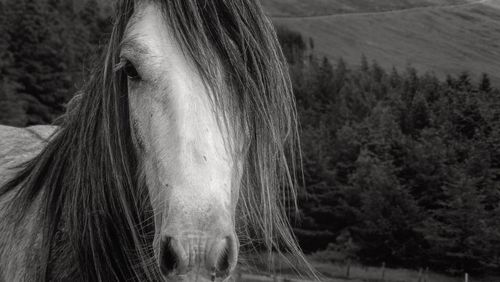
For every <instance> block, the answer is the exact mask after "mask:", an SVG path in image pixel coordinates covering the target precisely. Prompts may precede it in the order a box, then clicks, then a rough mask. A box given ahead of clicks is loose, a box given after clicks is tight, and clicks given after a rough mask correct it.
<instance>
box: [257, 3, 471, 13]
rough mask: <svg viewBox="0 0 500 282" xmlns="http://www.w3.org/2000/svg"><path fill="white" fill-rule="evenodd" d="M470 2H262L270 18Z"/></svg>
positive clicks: (378, 10)
mask: <svg viewBox="0 0 500 282" xmlns="http://www.w3.org/2000/svg"><path fill="white" fill-rule="evenodd" d="M469 1H470V0H397V1H394V0H307V1H304V0H262V4H263V5H264V7H265V9H266V11H267V12H268V13H269V14H270V15H272V16H317V15H329V14H338V13H360V12H380V11H391V10H400V9H408V8H417V7H435V6H443V5H456V4H463V3H467V2H469Z"/></svg>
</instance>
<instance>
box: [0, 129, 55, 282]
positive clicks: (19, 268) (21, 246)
mask: <svg viewBox="0 0 500 282" xmlns="http://www.w3.org/2000/svg"><path fill="white" fill-rule="evenodd" d="M56 129H57V127H55V126H31V127H27V128H17V127H10V126H3V125H0V186H2V185H3V184H5V183H6V182H7V181H8V180H9V179H11V178H12V177H13V176H14V174H15V173H16V171H17V168H18V167H19V166H20V165H22V164H23V163H24V162H26V161H28V160H30V159H32V158H33V157H35V156H36V155H37V154H38V153H39V152H40V151H41V150H42V149H43V148H44V146H45V145H46V144H47V142H48V140H49V139H50V136H51V135H52V134H53V133H54V132H55V131H56ZM13 193H15V191H12V192H10V193H8V194H6V195H4V196H2V197H1V198H0V275H3V277H2V276H0V281H25V280H26V279H27V277H29V273H28V269H29V268H28V266H29V265H31V264H32V263H34V262H35V261H36V258H35V257H34V255H33V254H34V250H36V249H37V244H38V242H37V241H38V240H36V237H33V236H32V234H33V232H34V231H35V230H34V228H35V226H36V224H35V223H36V220H37V218H38V212H37V207H38V204H36V203H37V201H35V202H34V205H33V206H32V211H30V213H29V216H28V217H27V218H26V222H25V224H23V228H18V229H14V228H12V225H11V224H12V222H11V220H10V219H9V218H7V217H6V216H5V214H6V213H5V207H6V203H8V202H9V200H10V199H11V198H12V194H13ZM13 242H15V243H14V244H13ZM34 260H35V261H34Z"/></svg>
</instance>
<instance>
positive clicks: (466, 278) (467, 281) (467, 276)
mask: <svg viewBox="0 0 500 282" xmlns="http://www.w3.org/2000/svg"><path fill="white" fill-rule="evenodd" d="M465 282H469V273H467V272H466V273H465Z"/></svg>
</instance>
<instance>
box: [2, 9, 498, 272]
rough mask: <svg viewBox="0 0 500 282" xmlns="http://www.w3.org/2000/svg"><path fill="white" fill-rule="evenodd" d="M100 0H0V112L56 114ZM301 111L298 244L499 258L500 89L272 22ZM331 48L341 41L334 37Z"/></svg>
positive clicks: (430, 259) (91, 38) (403, 261)
mask: <svg viewBox="0 0 500 282" xmlns="http://www.w3.org/2000/svg"><path fill="white" fill-rule="evenodd" d="M110 15H111V8H110V7H108V6H105V5H104V6H103V5H101V4H99V3H98V2H97V1H96V0H87V1H84V2H74V1H68V0H15V1H14V0H4V1H1V0H0V34H1V40H0V123H2V124H7V125H14V126H28V125H34V124H48V123H53V122H54V121H55V120H56V118H57V117H58V116H60V115H61V114H62V113H64V111H65V104H66V103H67V102H68V101H69V99H71V97H72V96H73V95H74V93H76V92H77V91H78V89H79V87H80V86H81V85H82V83H83V81H84V79H85V77H86V76H87V75H88V74H89V73H90V71H91V66H92V60H95V59H96V58H97V57H98V53H99V49H100V48H102V46H103V44H104V43H105V38H106V35H107V34H108V33H109V30H110V23H111V21H110V19H109V17H110ZM278 35H279V39H280V42H281V43H282V46H283V51H284V53H285V55H286V57H287V59H288V61H289V64H290V73H291V76H292V82H293V87H294V91H295V95H296V99H297V105H298V111H299V118H300V123H301V128H300V131H301V142H302V160H303V174H301V175H303V179H302V180H303V181H302V183H304V189H301V190H300V192H299V200H300V202H299V203H300V204H299V211H298V213H294V212H291V214H292V222H293V223H294V226H295V234H296V235H297V238H298V240H299V242H300V244H301V246H302V248H303V249H304V251H305V252H306V253H313V252H320V253H322V254H323V255H325V256H330V257H331V260H335V261H338V260H345V259H349V260H353V261H358V262H360V263H364V264H380V263H382V262H384V263H387V264H388V265H392V266H403V267H430V268H432V269H435V270H440V271H446V272H450V273H453V272H461V271H468V272H472V273H486V272H497V271H498V270H500V91H499V90H498V89H497V88H495V86H494V85H492V84H491V83H490V80H489V78H488V75H487V74H483V75H482V77H481V79H480V80H479V81H475V80H472V79H471V76H472V75H469V74H467V73H463V74H462V75H460V76H458V77H452V76H449V77H447V78H446V79H440V78H438V77H436V76H435V75H433V74H432V73H417V72H416V70H415V69H413V68H412V67H411V66H408V67H407V68H405V69H396V68H393V69H382V68H381V67H380V66H379V65H378V64H377V62H375V61H371V60H370V59H369V58H366V57H364V56H362V54H360V63H359V64H358V65H355V66H354V65H347V64H346V63H345V62H344V61H343V60H342V58H339V59H337V60H335V61H330V60H328V59H326V58H322V57H320V56H318V55H317V54H315V52H314V42H312V40H309V39H307V37H304V36H303V35H301V34H299V33H296V32H294V31H291V30H287V29H285V28H278ZM331 48H335V46H332V47H331Z"/></svg>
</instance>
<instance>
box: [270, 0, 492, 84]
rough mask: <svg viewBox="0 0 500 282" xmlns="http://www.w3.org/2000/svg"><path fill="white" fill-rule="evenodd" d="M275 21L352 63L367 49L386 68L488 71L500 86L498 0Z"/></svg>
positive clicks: (440, 73) (322, 50) (328, 53)
mask: <svg viewBox="0 0 500 282" xmlns="http://www.w3.org/2000/svg"><path fill="white" fill-rule="evenodd" d="M272 1H281V2H282V3H285V2H284V1H283V0H272ZM290 1H292V2H293V0H290ZM338 1H339V2H342V1H341V0H338ZM359 1H361V0H359ZM359 1H356V2H359ZM324 2H325V1H323V2H322V1H319V0H316V1H313V2H311V3H324ZM330 2H333V1H330ZM364 2H365V3H368V4H370V3H373V2H374V1H367V0H364ZM392 2H395V1H392ZM398 2H399V1H398ZM408 2H413V3H416V2H421V3H423V2H424V1H408ZM286 3H289V2H286ZM353 3H354V2H353ZM377 3H378V2H377ZM442 3H443V2H441V4H442ZM268 6H269V5H268ZM367 6H370V5H367ZM276 7H277V5H274V6H273V7H272V8H273V9H274V8H276ZM269 9H271V8H269ZM285 12H286V11H285ZM270 13H272V9H271V10H270ZM313 13H316V12H314V11H313ZM273 21H274V22H275V24H277V25H284V26H287V27H289V28H290V29H293V30H296V31H299V32H301V33H302V34H303V35H304V36H306V37H311V38H313V39H314V42H315V50H316V51H317V52H318V53H319V54H323V55H326V56H327V57H329V58H331V59H336V58H338V57H343V58H344V59H345V60H346V61H347V62H349V63H351V64H359V62H360V57H361V55H362V54H365V55H366V56H367V57H368V58H369V59H374V60H377V61H378V62H379V63H380V64H381V65H382V66H384V67H386V68H387V67H392V66H396V67H397V68H398V69H403V68H405V67H406V66H407V65H412V66H414V67H415V68H416V69H417V70H419V71H421V72H424V71H432V72H434V73H435V74H436V75H438V76H439V77H441V78H443V77H444V76H445V75H446V74H458V73H460V72H463V71H468V72H470V73H471V74H474V75H475V76H476V75H479V74H480V73H482V72H486V73H489V74H490V75H491V76H492V80H493V82H494V83H495V84H496V85H500V60H499V59H498V58H499V56H500V1H499V0H486V1H476V2H474V3H467V4H463V3H462V4H458V5H452V6H442V5H438V6H427V7H421V8H410V9H408V8H406V9H404V10H395V11H389V12H369V11H368V12H367V11H366V9H365V10H360V11H358V12H356V13H353V14H335V15H329V16H316V17H274V19H273Z"/></svg>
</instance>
